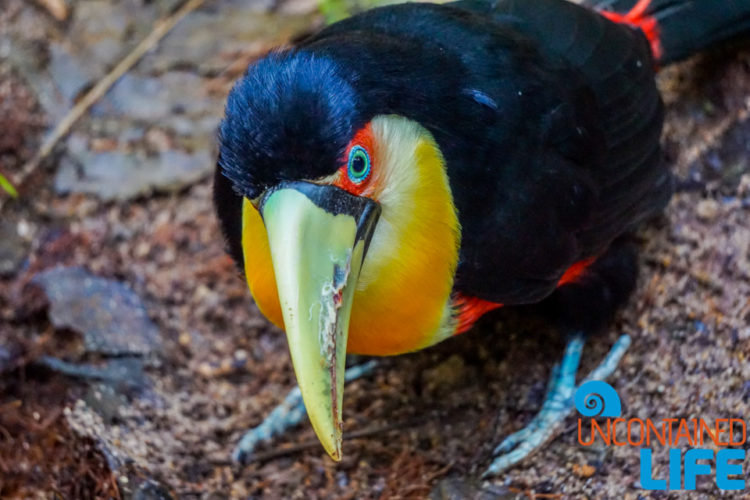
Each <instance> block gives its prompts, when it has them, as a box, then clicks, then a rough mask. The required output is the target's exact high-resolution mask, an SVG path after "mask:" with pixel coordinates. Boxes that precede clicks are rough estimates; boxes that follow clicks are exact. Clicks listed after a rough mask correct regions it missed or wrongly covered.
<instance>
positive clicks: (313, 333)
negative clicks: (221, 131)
mask: <svg viewBox="0 0 750 500" xmlns="http://www.w3.org/2000/svg"><path fill="white" fill-rule="evenodd" d="M258 208H259V210H260V213H261V215H262V217H263V222H264V224H265V226H266V231H267V233H268V244H269V249H270V252H271V260H272V261H273V270H274V273H275V275H276V284H277V287H278V293H279V302H280V305H281V310H282V315H283V317H284V327H285V329H286V334H287V339H288V340H289V350H290V352H291V355H292V363H293V364H294V371H295V373H296V375H297V382H298V384H299V387H300V390H301V392H302V399H303V400H304V402H305V407H306V408H307V414H308V415H309V416H310V422H311V423H312V426H313V428H314V429H315V433H316V434H317V435H318V438H319V439H320V442H321V443H322V444H323V447H325V449H326V451H327V452H328V454H329V455H330V456H331V457H332V458H333V459H334V460H341V440H342V439H341V433H342V419H341V407H342V401H343V392H344V368H345V364H346V342H347V335H348V330H349V315H350V313H351V309H352V299H353V297H354V289H355V287H356V284H357V280H358V278H359V271H360V269H361V267H362V263H363V261H364V258H365V253H366V252H367V247H368V245H369V243H370V238H371V237H372V234H373V231H374V229H375V225H376V224H377V220H378V217H379V215H380V206H379V205H378V204H377V203H376V202H374V201H372V200H370V199H368V198H364V197H359V196H354V195H351V194H349V193H347V192H346V191H344V190H342V189H339V188H337V187H334V186H329V185H318V184H312V183H309V182H282V183H280V184H279V185H277V186H276V187H274V188H271V189H269V190H268V191H267V192H265V193H264V194H263V195H262V197H261V199H260V202H259V206H258ZM243 240H244V238H243Z"/></svg>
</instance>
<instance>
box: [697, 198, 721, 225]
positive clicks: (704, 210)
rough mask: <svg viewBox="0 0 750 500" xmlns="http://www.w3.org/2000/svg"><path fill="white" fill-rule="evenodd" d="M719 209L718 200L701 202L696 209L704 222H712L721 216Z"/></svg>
mask: <svg viewBox="0 0 750 500" xmlns="http://www.w3.org/2000/svg"><path fill="white" fill-rule="evenodd" d="M719 208H720V207H719V204H718V203H717V202H716V200H701V201H700V202H698V206H696V207H695V213H696V214H697V215H698V217H699V218H700V219H702V220H704V221H712V220H714V219H715V218H716V216H717V215H719Z"/></svg>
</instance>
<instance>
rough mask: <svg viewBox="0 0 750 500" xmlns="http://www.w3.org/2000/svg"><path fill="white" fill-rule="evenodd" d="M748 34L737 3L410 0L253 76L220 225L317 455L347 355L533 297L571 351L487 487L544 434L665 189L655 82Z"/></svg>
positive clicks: (239, 110) (221, 170) (229, 113)
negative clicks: (279, 346)
mask: <svg viewBox="0 0 750 500" xmlns="http://www.w3.org/2000/svg"><path fill="white" fill-rule="evenodd" d="M749 30H750V1H748V0H724V1H722V2H718V3H717V2H715V1H714V0H638V1H635V0H592V1H590V2H589V3H588V4H585V5H578V4H574V3H571V2H568V1H566V0H459V1H456V2H451V3H447V4H427V3H406V4H400V5H391V6H387V7H381V8H376V9H372V10H369V11H366V12H363V13H361V14H358V15H355V16H353V17H350V18H348V19H345V20H343V21H340V22H337V23H335V24H332V25H330V26H328V27H325V28H324V29H322V30H321V31H320V32H318V33H317V34H314V35H311V36H308V37H307V38H304V39H302V40H300V41H298V42H296V43H294V44H293V45H292V46H288V47H285V48H281V49H277V50H274V51H272V52H270V53H268V54H267V55H266V56H264V57H262V58H260V59H258V60H256V61H254V62H252V63H251V64H250V65H249V67H248V69H247V72H246V73H245V74H244V75H243V76H242V77H241V78H240V79H239V80H238V81H237V82H236V84H235V85H234V87H233V89H232V90H231V92H230V94H229V95H228V98H227V103H226V111H225V117H224V119H223V121H222V123H221V126H220V131H219V141H220V144H219V155H218V161H217V169H216V174H215V184H214V186H215V187H214V199H215V206H216V211H217V214H218V219H219V221H220V226H221V228H222V231H223V234H224V236H225V239H226V243H227V247H228V251H229V253H230V254H231V255H232V257H233V258H234V260H235V261H236V262H237V264H238V265H239V266H240V267H241V268H242V269H243V270H244V276H245V278H246V280H247V284H248V286H249V289H250V292H251V293H252V296H253V297H254V299H255V302H256V303H257V306H258V308H259V309H260V311H261V312H262V313H263V314H264V315H265V316H266V317H267V318H268V320H269V321H270V322H271V323H273V324H275V325H277V326H278V327H280V328H282V329H284V330H285V331H286V335H287V339H288V344H289V350H290V353H291V358H292V363H293V366H294V371H295V373H296V377H297V381H298V384H299V391H300V393H301V398H302V400H303V401H304V405H305V407H306V411H307V414H308V416H309V419H310V421H311V423H312V426H313V428H314V429H315V432H316V434H317V436H318V438H319V439H320V442H321V443H322V445H323V447H324V448H325V450H326V451H327V452H328V453H329V454H330V456H331V457H333V458H334V459H336V460H338V459H340V458H341V455H342V449H341V447H342V403H343V399H342V398H343V389H344V371H345V359H346V354H347V353H358V354H364V355H373V356H387V355H397V354H401V353H407V352H412V351H416V350H419V349H424V348H426V347H429V346H431V345H433V344H436V343H438V342H440V341H442V340H444V339H447V338H449V337H451V336H453V335H456V334H458V333H461V332H465V331H467V330H468V329H470V327H471V326H472V324H474V322H475V321H476V320H477V319H478V318H479V317H480V316H482V315H483V314H484V313H486V312H488V311H490V310H493V309H496V308H499V307H501V306H504V307H508V306H516V305H525V304H546V305H547V307H546V308H545V310H547V311H551V314H552V316H551V317H552V318H553V320H554V321H555V325H556V327H557V328H558V329H559V330H560V332H561V333H562V334H564V335H566V336H567V338H568V344H567V347H566V352H565V355H564V357H563V360H562V363H561V364H560V365H558V366H557V367H556V369H555V372H554V373H555V377H553V379H552V383H551V387H550V390H549V392H548V397H547V401H546V402H545V405H544V406H543V407H542V411H541V412H540V413H539V415H538V416H537V418H535V419H534V420H533V421H532V422H531V423H530V424H529V426H527V427H526V428H524V429H522V430H521V431H519V432H518V433H516V434H514V435H512V436H511V437H510V438H508V439H506V441H505V442H504V443H503V444H501V446H499V447H498V449H497V450H496V454H497V455H499V457H498V458H496V459H495V461H494V462H493V464H492V465H491V466H490V468H489V469H488V472H489V473H497V472H499V471H500V470H502V469H503V468H506V467H507V466H510V465H512V464H514V463H517V462H518V461H520V460H521V459H523V458H524V457H525V456H527V455H528V454H529V453H530V452H531V451H533V449H534V448H536V447H538V446H539V445H540V444H541V443H542V442H543V441H544V440H545V439H546V438H548V437H549V435H550V432H549V429H550V428H551V427H552V426H553V424H555V423H559V421H560V420H561V419H562V418H564V416H565V415H566V414H567V412H568V411H569V410H570V408H571V404H572V403H571V399H572V392H571V391H572V390H573V389H574V388H575V380H576V371H577V367H578V361H579V359H580V355H581V352H580V351H581V348H582V345H583V340H584V339H585V338H586V337H587V336H588V335H591V334H593V333H596V332H598V331H602V330H604V329H605V328H606V326H607V324H608V323H609V322H610V321H611V318H612V317H613V314H614V313H615V311H616V310H617V308H618V306H620V305H622V304H623V303H624V302H625V301H626V299H627V298H628V296H629V295H630V293H631V291H632V289H633V288H634V283H635V280H636V275H637V265H636V259H635V254H634V250H633V247H632V245H631V244H630V243H629V241H628V235H629V234H630V233H631V232H632V231H633V230H634V229H635V228H636V227H637V226H638V225H639V224H640V223H642V222H643V221H645V220H647V219H648V218H650V217H652V216H654V215H655V214H658V213H660V212H661V211H662V209H663V208H664V207H665V205H666V204H667V202H668V201H669V199H670V196H671V194H672V191H673V176H672V174H671V173H670V171H669V168H668V165H667V164H666V162H665V161H663V159H662V155H661V153H660V144H659V140H660V134H661V131H662V123H663V114H664V110H663V104H662V100H661V98H660V95H659V92H658V90H657V87H656V84H655V74H656V71H657V70H658V68H661V67H663V66H665V65H667V64H670V63H672V62H674V61H678V60H681V59H684V58H686V57H687V56H689V55H691V54H693V53H695V52H696V51H698V50H701V49H703V48H705V47H707V46H708V45H711V44H714V43H717V42H719V41H722V40H725V39H727V38H730V37H735V36H738V35H740V34H743V33H745V32H747V31H749ZM626 344H627V338H624V339H623V340H622V341H621V342H620V343H619V344H618V346H619V347H618V349H619V351H617V352H615V349H614V348H613V353H614V354H613V353H610V356H609V357H608V358H607V359H606V360H605V362H604V363H603V364H602V366H601V367H600V368H601V370H599V372H598V377H602V376H606V374H607V373H609V372H610V371H611V370H612V369H614V365H616V363H617V359H618V357H619V356H620V355H621V354H622V352H621V351H622V349H623V348H624V347H626ZM616 347H617V346H616Z"/></svg>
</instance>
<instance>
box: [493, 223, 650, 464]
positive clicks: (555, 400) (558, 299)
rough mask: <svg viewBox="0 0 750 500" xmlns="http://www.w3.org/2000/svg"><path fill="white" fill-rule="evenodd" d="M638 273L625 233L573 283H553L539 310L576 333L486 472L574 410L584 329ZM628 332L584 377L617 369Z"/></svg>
mask: <svg viewBox="0 0 750 500" xmlns="http://www.w3.org/2000/svg"><path fill="white" fill-rule="evenodd" d="M637 273H638V267H637V259H636V255H635V251H634V248H633V247H632V245H631V244H630V243H629V242H628V240H627V239H626V238H622V239H619V240H617V241H615V242H613V243H612V244H611V245H610V247H609V249H608V250H607V251H606V252H605V253H604V254H603V255H601V256H600V257H599V258H598V259H597V260H596V261H595V262H594V263H593V264H591V265H590V266H589V267H588V268H587V269H586V271H585V272H584V273H583V274H582V275H581V276H580V277H579V278H577V279H576V280H575V281H574V282H572V283H569V284H566V285H564V286H561V287H560V288H558V289H557V290H556V291H555V293H554V294H552V296H551V297H549V299H548V300H547V301H546V303H544V304H543V305H542V312H543V313H544V314H545V315H547V316H548V317H549V319H550V320H552V322H553V323H554V324H555V325H556V327H557V329H558V330H559V331H564V332H577V333H576V334H574V335H572V336H570V337H569V338H568V343H567V346H566V347H565V355H564V356H563V359H562V361H561V363H560V364H559V365H555V367H554V368H553V370H552V375H551V378H550V384H549V388H548V390H547V396H546V398H545V401H544V404H543V405H542V409H541V410H540V411H539V413H538V414H537V415H536V417H534V419H533V420H532V421H531V422H530V423H529V425H527V426H526V427H525V428H523V429H521V430H520V431H518V432H515V433H513V434H511V435H510V436H508V437H507V438H506V439H505V440H504V441H503V442H502V443H501V444H500V445H499V446H498V447H497V448H496V449H495V451H494V455H495V456H496V458H495V460H494V461H493V462H492V464H491V465H490V467H489V468H488V469H487V471H486V472H485V476H490V475H493V474H497V473H499V472H501V471H503V470H505V469H507V468H508V467H510V466H512V465H515V464H517V463H518V462H520V461H521V460H523V459H524V458H526V457H528V456H529V455H531V454H532V453H533V452H534V451H536V450H537V449H539V448H540V447H541V446H542V445H543V444H545V443H546V442H547V441H548V440H549V439H550V438H552V437H553V436H554V435H555V434H556V431H557V430H558V429H559V427H560V425H561V424H562V423H563V422H564V420H565V417H567V416H568V415H569V414H570V412H571V410H572V409H573V406H574V405H573V396H574V394H575V391H576V389H577V386H576V372H577V371H578V364H579V361H580V360H581V350H582V349H583V344H584V339H585V338H586V336H585V335H584V332H585V333H586V334H590V333H595V332H598V331H602V330H604V329H605V328H606V326H607V325H608V324H609V323H610V322H611V320H612V318H613V316H614V314H615V312H616V310H617V308H618V307H620V306H621V305H622V304H623V303H624V302H625V301H626V300H627V298H628V297H629V296H630V293H631V292H632V290H633V288H634V286H635V280H636V277H637ZM629 345H630V337H628V336H627V335H623V336H622V337H620V338H619V339H618V340H617V342H616V343H615V345H614V346H613V347H612V350H610V352H609V354H608V355H607V357H606V358H605V359H604V361H602V363H601V364H600V365H599V366H598V367H597V368H596V369H595V370H593V371H592V372H591V373H590V374H589V376H588V377H586V379H585V380H584V381H583V382H587V381H589V380H604V379H605V378H607V377H608V376H609V375H611V374H612V372H613V371H614V370H615V368H617V363H618V362H619V361H620V358H622V355H623V354H624V353H625V350H626V349H627V348H628V346H629Z"/></svg>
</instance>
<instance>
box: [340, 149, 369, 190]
mask: <svg viewBox="0 0 750 500" xmlns="http://www.w3.org/2000/svg"><path fill="white" fill-rule="evenodd" d="M370 168H371V167H370V155H369V154H367V150H366V149H365V148H363V147H362V146H354V147H353V148H352V149H351V151H349V164H348V166H347V168H346V172H347V174H348V175H349V180H350V181H352V182H353V183H354V184H361V183H362V182H363V181H364V180H365V179H367V177H368V176H369V175H370Z"/></svg>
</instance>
